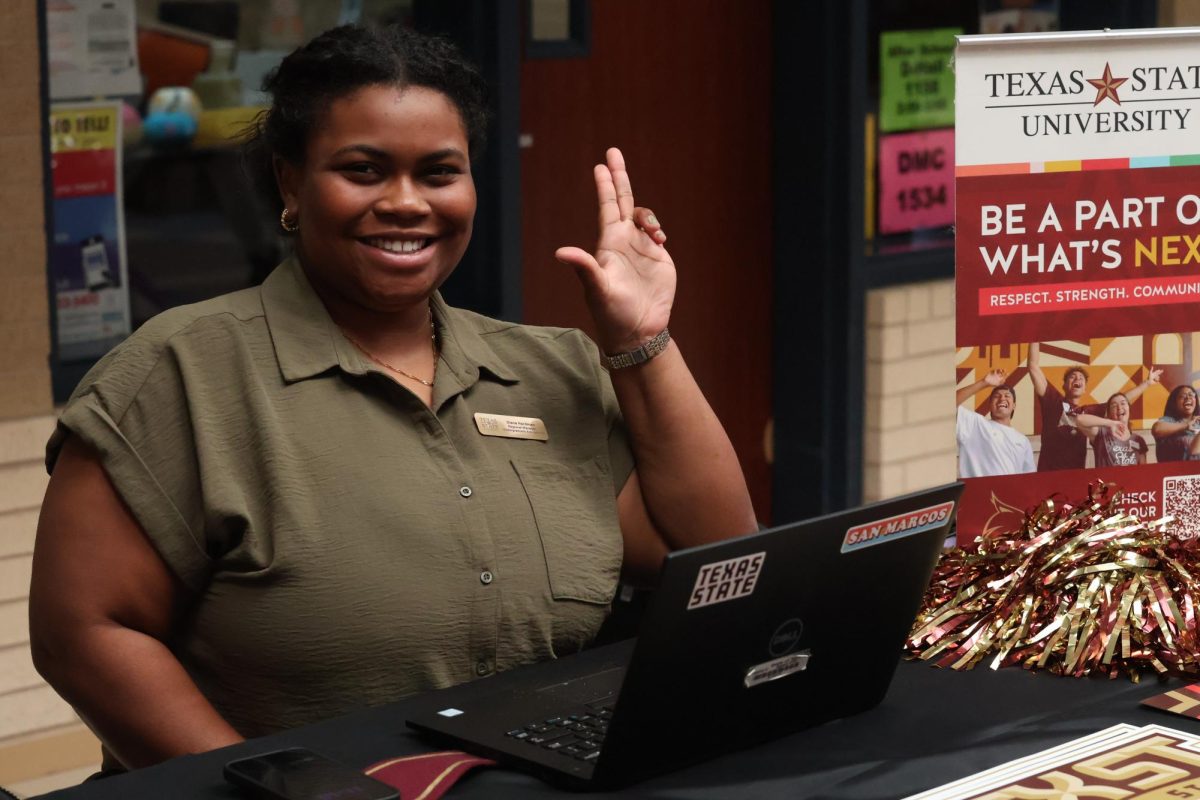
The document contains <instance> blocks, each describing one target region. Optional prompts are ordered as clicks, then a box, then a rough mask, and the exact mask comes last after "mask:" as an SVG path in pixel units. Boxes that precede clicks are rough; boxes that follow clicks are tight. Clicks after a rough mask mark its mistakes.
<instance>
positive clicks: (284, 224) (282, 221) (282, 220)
mask: <svg viewBox="0 0 1200 800" xmlns="http://www.w3.org/2000/svg"><path fill="white" fill-rule="evenodd" d="M279 227H281V228H283V229H284V230H285V231H287V232H288V233H295V232H296V231H298V230H300V221H299V220H298V219H297V220H293V221H292V222H289V221H288V210H287V209H286V208H285V209H284V210H283V213H282V214H280V215H279Z"/></svg>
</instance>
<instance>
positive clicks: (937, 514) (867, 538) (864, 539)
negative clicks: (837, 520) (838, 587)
mask: <svg viewBox="0 0 1200 800" xmlns="http://www.w3.org/2000/svg"><path fill="white" fill-rule="evenodd" d="M953 513H954V503H953V502H948V503H942V504H940V505H936V506H929V507H928V508H922V509H919V510H917V511H910V512H908V513H907V514H897V515H896V516H894V517H888V518H887V519H879V520H875V521H874V522H868V523H865V524H863V525H855V526H854V527H853V528H850V529H849V530H847V531H846V538H845V539H843V540H842V552H843V553H849V552H850V551H852V550H861V549H863V548H864V547H872V546H874V545H877V544H883V543H884V542H889V541H892V540H894V539H903V538H904V537H905V536H912V535H913V534H917V533H921V532H922V531H927V530H931V529H933V528H937V527H940V526H942V525H945V524H946V520H947V519H949V518H950V515H951V514H953Z"/></svg>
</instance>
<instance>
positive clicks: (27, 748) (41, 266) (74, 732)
mask: <svg viewBox="0 0 1200 800" xmlns="http://www.w3.org/2000/svg"><path fill="white" fill-rule="evenodd" d="M38 48H39V42H38V35H37V14H36V4H35V3H32V2H0V108H3V109H4V112H3V113H2V114H0V255H2V257H0V285H2V286H3V289H2V290H0V784H3V785H5V786H12V787H16V788H25V789H34V788H37V789H41V788H44V787H43V785H39V784H37V783H36V782H31V781H36V780H43V781H44V780H45V779H46V778H45V776H48V775H55V774H59V773H62V772H64V771H66V770H70V769H75V768H79V767H84V766H91V765H94V764H95V763H96V761H97V760H98V758H97V755H98V753H97V746H96V740H95V737H93V736H92V735H91V733H90V732H89V731H88V730H87V729H86V728H84V727H83V726H82V725H81V724H80V723H79V720H78V718H77V717H76V716H75V714H74V713H73V712H72V711H71V709H70V707H69V706H68V705H67V704H66V703H64V702H63V701H62V700H61V699H59V697H58V696H57V695H56V694H55V693H54V691H53V690H52V689H51V688H50V687H49V686H46V685H45V684H44V683H43V682H42V680H41V679H40V678H39V677H38V675H37V673H36V672H35V671H34V669H33V663H32V662H31V660H30V656H29V629H28V622H27V616H28V603H27V597H28V593H29V569H30V564H31V561H32V553H33V537H34V530H35V527H36V525H37V513H38V506H39V504H40V503H41V500H42V493H43V492H44V491H45V487H46V471H45V468H44V467H43V466H42V448H43V446H44V443H45V441H46V437H47V436H48V435H49V432H50V431H51V430H52V429H53V425H54V421H53V417H52V416H51V414H52V411H53V408H52V402H51V396H50V368H49V362H48V356H49V352H50V322H49V317H50V313H49V307H48V300H47V298H48V293H47V287H46V241H45V219H44V213H43V208H44V206H43V202H44V200H43V197H44V195H43V189H44V187H43V185H42V136H43V125H42V117H43V115H42V113H41V106H40V102H41V101H40V87H39V83H38V59H39V57H40V56H39V49H38ZM53 785H54V784H53V783H51V784H48V786H49V787H51V788H52V787H53Z"/></svg>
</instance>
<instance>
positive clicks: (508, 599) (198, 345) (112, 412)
mask: <svg viewBox="0 0 1200 800" xmlns="http://www.w3.org/2000/svg"><path fill="white" fill-rule="evenodd" d="M433 310H434V319H435V323H436V326H437V331H438V336H439V341H440V345H441V358H440V361H439V363H438V369H437V380H436V385H435V387H434V398H433V407H432V409H431V408H429V407H427V406H425V405H424V404H423V403H422V402H421V401H420V400H419V399H418V398H416V397H415V396H414V395H413V394H411V393H410V392H409V391H408V390H407V389H405V388H404V387H402V386H400V385H398V384H397V383H395V382H394V381H393V380H391V379H390V378H389V377H388V376H387V375H386V374H384V373H383V372H382V371H381V370H380V369H379V368H378V367H376V366H375V365H374V364H373V363H372V362H370V361H369V360H368V359H366V358H365V357H363V356H361V355H360V353H359V352H358V350H356V349H355V348H354V346H353V345H351V344H350V343H349V342H348V341H347V340H346V339H345V337H344V336H343V335H342V334H341V332H340V331H339V330H338V328H337V326H336V325H335V324H334V323H333V321H332V320H331V319H330V317H329V315H328V313H327V312H326V311H325V308H324V306H323V305H322V303H321V301H320V300H319V298H318V297H317V296H316V294H315V293H314V292H313V290H312V288H311V286H310V284H309V283H308V281H307V279H306V278H305V276H304V272H303V270H302V269H301V268H300V265H299V263H298V262H297V261H296V260H295V259H291V260H289V261H286V262H284V264H282V265H281V266H280V267H279V268H278V269H276V270H275V271H274V272H273V273H272V274H271V275H270V277H269V278H268V279H267V280H266V282H265V283H264V284H263V285H262V286H261V287H260V288H254V289H247V290H245V291H241V292H237V293H235V294H231V295H226V296H224V297H218V298H216V299H213V300H210V301H206V302H203V303H199V304H196V305H192V306H185V307H181V308H176V309H172V310H170V311H168V312H166V313H164V314H162V315H160V316H158V317H156V318H155V319H153V320H151V321H150V322H148V323H146V325H144V326H143V327H142V328H141V329H140V330H138V331H137V333H135V334H134V335H133V336H132V337H130V338H129V339H128V340H127V341H126V342H124V343H123V344H122V345H120V346H119V347H117V348H116V349H115V350H113V351H112V352H111V353H109V354H108V355H107V356H106V357H105V358H104V359H103V360H101V361H100V363H98V364H97V365H96V367H95V368H94V369H93V370H92V371H91V372H90V373H88V375H87V376H86V377H85V378H84V380H83V381H82V382H81V383H80V385H79V387H78V388H77V389H76V390H75V393H74V394H73V396H72V397H71V399H70V401H69V403H68V405H67V407H66V409H65V410H64V411H63V414H62V417H61V419H60V420H59V425H58V430H57V431H56V432H55V434H54V435H53V437H52V438H51V440H50V442H49V444H48V446H47V466H48V468H49V469H53V466H54V462H55V459H56V457H57V455H58V452H59V450H60V448H61V446H62V443H63V441H64V439H65V437H66V436H67V435H68V432H69V433H74V434H75V435H77V436H79V437H80V438H81V439H82V440H83V441H85V442H86V443H87V444H88V445H90V446H91V447H92V448H94V449H95V450H96V451H98V452H99V454H100V457H101V459H102V462H103V464H104V467H105V469H106V471H107V472H108V474H109V476H110V477H111V479H112V482H113V484H114V486H115V487H116V489H117V492H118V493H119V494H120V495H121V497H122V498H123V499H124V501H125V503H126V504H127V505H128V507H129V508H130V509H131V511H132V513H133V514H134V516H135V517H136V518H137V520H138V521H139V522H140V523H141V526H142V528H143V529H144V530H145V532H146V534H147V536H148V537H149V538H150V541H151V542H152V543H153V545H154V546H155V547H156V548H157V550H158V552H159V553H160V554H161V555H162V557H163V559H164V560H165V561H166V563H167V564H168V566H169V567H170V569H171V570H173V571H174V572H175V574H177V575H178V576H179V578H180V579H181V580H182V582H183V584H184V585H185V586H186V587H187V588H188V589H189V590H190V591H191V592H193V593H194V613H193V614H191V615H190V616H189V617H188V622H187V624H186V625H185V626H184V627H183V628H182V629H181V630H179V631H178V632H177V635H176V636H175V638H174V640H173V641H172V642H171V643H170V644H171V647H172V649H173V650H174V652H175V653H176V655H177V656H178V658H179V659H180V661H181V662H182V663H183V665H184V666H185V667H186V668H187V670H188V671H189V673H190V674H191V675H192V677H193V678H194V680H195V681H196V683H197V685H198V686H199V687H200V689H201V691H202V692H203V693H204V694H205V695H206V696H207V697H208V698H209V699H210V700H211V702H212V703H213V704H214V706H215V707H216V708H217V710H218V711H219V712H221V713H222V714H223V715H224V716H225V718H226V719H228V720H229V722H230V723H231V724H232V725H234V727H236V728H237V729H238V730H239V731H241V732H242V733H243V734H245V735H248V736H252V735H259V734H263V733H266V732H270V731H274V730H278V729H281V728H288V727H293V726H296V725H301V724H304V723H308V722H312V721H315V720H318V719H322V718H326V717H329V716H333V715H335V714H338V713H341V712H344V711H347V710H349V709H352V708H354V707H358V706H363V705H374V704H379V703H383V702H387V701H389V700H394V699H396V698H398V697H401V696H403V695H406V694H410V693H413V692H420V691H424V690H427V689H431V688H434V687H441V686H446V685H449V684H453V683H457V682H461V681H466V680H469V679H471V678H475V677H478V676H482V675H488V674H490V673H492V672H493V671H495V670H503V669H507V668H509V667H513V666H516V665H519V664H523V663H527V662H531V661H536V660H539V659H547V658H553V657H555V656H558V655H561V654H564V653H571V652H575V651H577V650H579V649H580V648H581V647H582V646H583V645H584V644H585V643H587V642H588V641H589V639H591V638H592V637H593V636H594V635H595V633H596V631H597V629H598V627H599V626H600V623H601V622H602V621H603V620H604V618H605V615H606V614H607V611H608V605H609V603H610V601H611V600H612V597H613V594H614V592H615V590H616V586H617V579H618V574H619V572H620V568H621V553H622V545H621V534H620V530H619V529H618V524H617V513H616V502H615V496H616V494H617V492H618V491H619V490H620V488H621V486H622V485H623V484H624V482H625V480H626V479H627V478H628V476H629V474H630V473H631V471H632V469H633V459H632V455H631V453H630V450H629V446H628V442H627V440H626V437H625V433H624V428H623V426H622V423H621V419H620V413H619V410H618V407H617V402H616V398H615V396H614V394H613V391H612V387H611V385H610V383H609V381H608V377H607V374H606V373H605V372H604V370H603V369H602V368H601V367H600V365H599V359H598V355H597V352H596V349H595V346H594V345H593V344H592V343H591V342H590V341H589V340H588V339H587V338H586V337H585V336H584V335H583V334H581V333H580V332H578V331H575V330H565V329H554V328H536V327H528V326H522V325H515V324H512V323H507V322H500V321H497V320H492V319H487V318H485V317H482V316H479V315H477V314H473V313H470V312H467V311H463V310H459V309H454V308H450V307H448V306H447V305H446V304H445V303H444V302H443V301H442V299H441V297H440V296H435V297H434V299H433ZM477 412H478V413H483V414H503V415H511V416H517V417H535V418H538V419H540V420H542V421H543V422H544V423H545V426H546V432H547V434H548V436H549V438H548V440H547V441H537V440H533V439H515V438H505V437H500V436H484V435H481V433H480V430H479V427H478V425H477V423H476V420H475V418H474V415H475V414H476V413H477ZM64 591H69V589H67V588H64Z"/></svg>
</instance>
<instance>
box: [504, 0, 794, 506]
mask: <svg viewBox="0 0 1200 800" xmlns="http://www.w3.org/2000/svg"><path fill="white" fill-rule="evenodd" d="M770 23H771V14H770V3H769V2H768V0H595V1H594V2H592V3H591V39H590V52H589V55H587V56H585V57H578V58H561V59H543V58H532V59H531V58H523V59H522V63H521V79H520V80H521V84H520V88H521V103H520V125H521V131H522V133H523V134H524V135H525V136H526V137H527V139H526V141H527V146H526V147H524V149H522V151H521V203H522V213H521V219H522V222H521V236H522V248H521V249H522V255H523V270H522V276H523V277H522V284H523V287H522V289H523V291H522V300H523V306H524V319H525V321H526V322H529V323H532V324H540V325H561V326H576V327H581V328H583V329H585V330H589V332H590V320H589V318H588V314H587V310H586V307H585V305H584V302H583V299H582V295H581V292H580V289H579V286H578V282H577V279H576V278H575V275H574V272H573V270H571V269H570V268H569V267H566V266H564V265H562V264H559V263H558V262H557V261H555V260H554V250H555V249H556V248H557V247H560V246H562V245H568V244H573V245H578V246H582V247H589V248H590V247H591V246H592V245H593V244H594V242H595V238H596V202H595V190H594V185H593V183H592V177H591V174H592V172H591V167H592V165H593V164H595V163H597V162H598V161H600V160H601V159H603V157H604V151H605V149H606V148H607V147H609V146H612V145H616V146H619V147H620V148H621V149H622V151H623V152H624V153H625V158H626V161H627V163H628V165H629V172H630V176H631V179H632V182H633V190H634V195H635V197H636V199H637V201H638V203H639V205H645V206H648V207H650V208H652V209H654V211H655V213H656V214H657V215H658V217H659V219H660V220H662V222H663V226H664V228H665V230H666V231H667V234H668V236H669V238H670V241H669V242H668V243H667V247H668V249H669V250H670V252H671V255H672V257H673V258H674V260H675V263H676V265H677V267H678V269H679V289H678V293H677V296H676V302H675V310H674V312H673V315H672V318H671V333H672V335H673V336H674V338H675V339H676V341H677V342H678V344H679V346H680V348H681V350H682V351H683V353H684V356H685V357H686V359H687V361H688V364H689V365H690V366H691V369H692V372H693V373H694V374H695V376H696V379H697V381H698V382H699V383H700V386H701V388H702V389H703V390H704V393H705V395H706V396H707V397H708V400H709V402H710V403H711V404H712V406H713V408H714V409H715V410H716V412H717V415H718V416H719V417H720V418H721V420H722V422H724V424H725V428H726V430H728V431H729V435H730V438H731V439H732V440H733V444H734V447H735V448H736V449H737V452H738V456H739V457H740V459H741V462H742V467H743V469H744V470H745V473H746V479H747V482H748V483H749V485H750V492H751V495H752V497H753V499H754V506H755V509H756V511H757V513H758V517H759V519H760V520H762V521H764V522H766V521H768V520H769V518H770V508H771V506H770V502H771V496H770V492H771V477H770V467H769V464H768V462H767V454H766V452H765V441H766V428H767V423H768V420H769V418H770V416H771V407H770V403H771V371H770V365H771V283H772V280H771V278H772V252H771V238H772V237H771V161H770V154H771V141H770V134H771V109H770V97H771V28H770Z"/></svg>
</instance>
